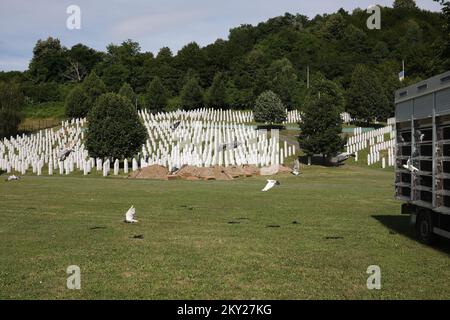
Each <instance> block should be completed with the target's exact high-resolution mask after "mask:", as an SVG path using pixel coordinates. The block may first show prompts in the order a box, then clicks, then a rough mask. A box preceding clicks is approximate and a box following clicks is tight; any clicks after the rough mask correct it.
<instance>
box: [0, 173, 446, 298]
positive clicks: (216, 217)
mask: <svg viewBox="0 0 450 320" xmlns="http://www.w3.org/2000/svg"><path fill="white" fill-rule="evenodd" d="M392 175H393V173H392V172H389V171H386V170H381V169H371V168H364V167H359V166H351V165H350V166H344V167H341V168H323V167H316V166H314V167H309V168H306V169H305V172H304V174H303V175H302V176H300V177H292V176H289V175H286V176H279V177H278V179H279V180H280V181H281V186H279V187H278V188H275V189H273V190H271V191H270V192H268V193H262V192H260V190H261V189H262V187H263V186H264V184H265V179H264V178H262V177H256V178H248V179H242V180H235V181H231V182H220V181H209V182H187V181H138V180H126V179H122V178H117V179H114V178H106V179H105V178H100V177H79V176H78V177H58V176H53V177H35V176H26V177H24V178H23V179H22V180H21V181H17V182H9V183H6V182H4V181H3V179H2V180H1V182H0V203H1V205H0V298H3V299H5V298H26V299H35V298H39V299H43V298H44V299H47V298H57V299H76V298H81V299H89V298H121V299H122V298H123V299H134V298H138V299H140V298H146V299H177V298H187V299H190V298H196V299H197V298H198V299H216V298H217V299H219V298H220V299H310V298H319V299H321V298H325V299H333V298H337V299H383V298H387V299H398V298H412V299H431V298H439V299H448V298H450V283H449V281H448V280H449V279H450V259H449V252H450V249H449V248H450V246H449V244H448V242H446V241H443V242H442V243H441V244H440V245H439V246H438V247H435V248H432V247H427V246H424V245H421V244H420V243H418V242H417V241H415V240H414V239H413V238H412V231H411V230H410V229H409V226H408V217H407V216H402V215H400V203H399V202H397V201H395V200H393V186H392V183H393V177H392ZM2 177H3V176H2ZM132 204H134V205H135V207H136V209H137V215H138V219H139V220H140V223H139V224H136V225H127V224H124V223H123V222H122V220H123V214H124V212H125V211H126V210H127V209H128V208H129V207H130V206H131V205H132ZM294 221H296V222H297V224H293V222H294ZM230 222H237V223H230ZM270 226H271V227H270ZM274 226H279V227H274ZM138 235H143V239H134V238H133V237H134V236H138ZM327 238H330V239H327ZM69 265H78V266H79V267H80V268H81V286H82V288H81V290H68V289H67V288H66V278H67V276H68V275H67V274H66V268H67V267H68V266H69ZM369 265H379V266H380V267H381V272H382V289H381V290H378V291H377V290H375V291H369V290H368V289H367V288H366V280H367V277H368V274H366V270H367V267H368V266H369Z"/></svg>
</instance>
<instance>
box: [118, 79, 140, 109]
mask: <svg viewBox="0 0 450 320" xmlns="http://www.w3.org/2000/svg"><path fill="white" fill-rule="evenodd" d="M119 94H120V95H121V96H122V97H125V98H127V99H128V100H130V102H131V103H132V104H133V105H136V94H135V93H134V91H133V88H131V86H130V85H129V84H128V83H126V82H125V83H124V84H123V85H122V87H121V88H120V90H119Z"/></svg>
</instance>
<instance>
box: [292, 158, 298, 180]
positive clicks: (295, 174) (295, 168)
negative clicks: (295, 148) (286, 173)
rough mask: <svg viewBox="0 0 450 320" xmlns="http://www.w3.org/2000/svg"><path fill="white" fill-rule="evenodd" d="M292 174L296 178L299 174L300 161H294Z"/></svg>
mask: <svg viewBox="0 0 450 320" xmlns="http://www.w3.org/2000/svg"><path fill="white" fill-rule="evenodd" d="M292 174H293V175H294V176H298V175H299V174H300V161H298V159H295V161H294V168H293V169H292Z"/></svg>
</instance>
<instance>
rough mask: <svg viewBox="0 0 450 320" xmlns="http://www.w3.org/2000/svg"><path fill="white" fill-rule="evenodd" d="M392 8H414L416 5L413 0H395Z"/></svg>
mask: <svg viewBox="0 0 450 320" xmlns="http://www.w3.org/2000/svg"><path fill="white" fill-rule="evenodd" d="M393 7H394V9H416V8H417V5H416V2H415V1H414V0H395V1H394V4H393Z"/></svg>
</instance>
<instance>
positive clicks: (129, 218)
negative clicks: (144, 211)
mask: <svg viewBox="0 0 450 320" xmlns="http://www.w3.org/2000/svg"><path fill="white" fill-rule="evenodd" d="M135 217H136V209H135V208H134V206H131V208H130V209H128V211H127V213H126V214H125V222H126V223H137V222H139V221H137V220H136V219H135Z"/></svg>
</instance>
